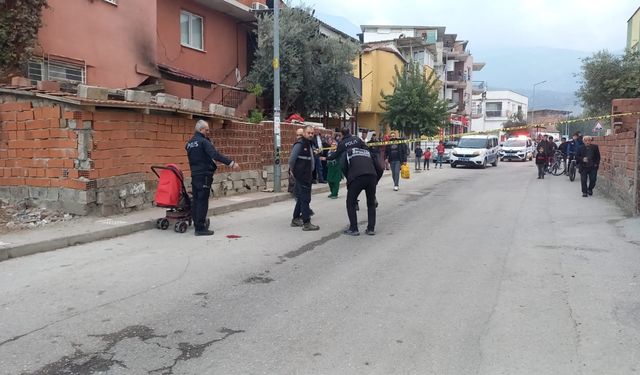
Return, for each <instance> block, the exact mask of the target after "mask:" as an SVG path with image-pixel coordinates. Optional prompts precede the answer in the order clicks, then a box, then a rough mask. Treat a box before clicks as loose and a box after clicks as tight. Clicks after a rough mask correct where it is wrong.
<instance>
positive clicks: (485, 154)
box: [451, 135, 500, 168]
mask: <svg viewBox="0 0 640 375" xmlns="http://www.w3.org/2000/svg"><path fill="white" fill-rule="evenodd" d="M499 158H500V154H499V148H498V137H496V136H495V135H465V136H462V138H460V142H458V146H457V147H455V148H454V149H453V151H452V152H451V167H452V168H455V167H457V166H459V165H465V166H470V167H480V168H486V167H487V164H491V165H493V166H494V167H497V166H498V159H499Z"/></svg>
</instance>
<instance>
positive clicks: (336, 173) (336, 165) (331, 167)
mask: <svg viewBox="0 0 640 375" xmlns="http://www.w3.org/2000/svg"><path fill="white" fill-rule="evenodd" d="M337 145H338V144H337V142H336V141H335V139H330V140H329V146H330V147H337ZM333 152H336V151H329V154H328V155H327V158H328V157H329V156H330V155H331V154H332V153H333ZM372 155H373V153H372ZM341 180H342V168H341V167H340V162H339V160H337V159H334V160H327V182H328V183H329V190H330V191H331V194H329V198H331V199H338V191H339V190H340V181H341Z"/></svg>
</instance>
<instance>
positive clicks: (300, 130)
mask: <svg viewBox="0 0 640 375" xmlns="http://www.w3.org/2000/svg"><path fill="white" fill-rule="evenodd" d="M303 134H304V129H303V128H298V129H296V142H298V140H300V138H302V136H303ZM295 144H296V143H295V142H294V143H293V145H295ZM293 145H291V147H293ZM295 187H296V179H295V178H294V177H293V171H292V170H289V185H288V186H287V192H289V193H291V194H294V195H295Z"/></svg>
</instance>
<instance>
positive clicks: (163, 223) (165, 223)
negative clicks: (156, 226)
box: [159, 217, 169, 230]
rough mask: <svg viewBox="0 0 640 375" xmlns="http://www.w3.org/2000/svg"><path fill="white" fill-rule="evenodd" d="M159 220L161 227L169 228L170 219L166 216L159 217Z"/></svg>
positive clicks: (163, 228)
mask: <svg viewBox="0 0 640 375" xmlns="http://www.w3.org/2000/svg"><path fill="white" fill-rule="evenodd" d="M159 221H160V229H162V230H167V228H169V219H167V218H166V217H163V218H162V219H159Z"/></svg>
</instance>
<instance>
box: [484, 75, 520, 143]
mask: <svg viewBox="0 0 640 375" xmlns="http://www.w3.org/2000/svg"><path fill="white" fill-rule="evenodd" d="M484 87H486V86H485V85H484V83H480V84H477V85H475V92H477V94H474V95H473V111H472V116H471V117H472V120H471V130H472V131H474V132H483V131H491V130H498V129H502V124H504V123H505V122H507V121H509V120H515V119H518V116H520V117H521V119H522V120H523V121H526V120H527V113H528V110H529V98H527V97H526V96H524V95H522V94H518V93H517V92H515V91H511V90H500V91H484V92H482V90H483V88H484Z"/></svg>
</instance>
